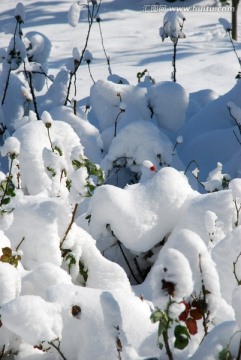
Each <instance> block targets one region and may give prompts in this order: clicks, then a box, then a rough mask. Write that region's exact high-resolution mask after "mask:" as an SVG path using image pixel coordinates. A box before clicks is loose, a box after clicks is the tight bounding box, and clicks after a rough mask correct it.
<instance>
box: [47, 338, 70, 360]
mask: <svg viewBox="0 0 241 360" xmlns="http://www.w3.org/2000/svg"><path fill="white" fill-rule="evenodd" d="M49 345H51V346H53V348H55V350H57V351H58V353H59V355H60V356H61V357H62V359H63V360H67V358H66V357H65V356H64V354H63V353H62V351H61V350H60V346H56V345H55V344H54V342H53V341H50V342H49Z"/></svg>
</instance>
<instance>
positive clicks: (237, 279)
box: [233, 252, 241, 285]
mask: <svg viewBox="0 0 241 360" xmlns="http://www.w3.org/2000/svg"><path fill="white" fill-rule="evenodd" d="M240 256H241V252H240V253H239V255H238V256H237V258H236V260H235V261H234V262H233V274H234V277H235V280H236V281H237V283H238V285H241V280H239V278H238V276H237V272H236V265H237V263H238V260H239V258H240Z"/></svg>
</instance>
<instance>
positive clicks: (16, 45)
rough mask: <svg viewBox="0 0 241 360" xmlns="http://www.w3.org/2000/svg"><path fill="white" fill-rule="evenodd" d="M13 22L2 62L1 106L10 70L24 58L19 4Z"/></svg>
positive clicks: (23, 18) (21, 6)
mask: <svg viewBox="0 0 241 360" xmlns="http://www.w3.org/2000/svg"><path fill="white" fill-rule="evenodd" d="M15 20H16V25H15V29H14V34H13V37H12V39H11V40H10V43H9V46H8V49H7V53H6V55H5V59H4V61H3V70H4V72H6V73H4V78H5V86H4V90H3V94H2V101H1V104H2V105H3V104H4V102H5V99H6V94H7V89H8V86H9V80H10V74H11V71H12V70H16V69H17V68H18V67H19V66H20V64H21V63H22V61H23V57H25V55H26V54H25V48H24V45H23V43H22V40H21V37H22V29H21V25H22V24H23V23H24V20H25V14H24V7H23V5H22V4H21V3H19V4H17V6H16V10H15Z"/></svg>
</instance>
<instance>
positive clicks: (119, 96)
mask: <svg viewBox="0 0 241 360" xmlns="http://www.w3.org/2000/svg"><path fill="white" fill-rule="evenodd" d="M116 96H118V98H119V99H120V104H119V109H120V111H119V112H118V114H117V116H116V119H115V131H114V137H116V135H117V122H118V119H119V116H120V114H122V113H123V112H125V111H126V104H125V103H124V102H123V101H122V98H121V94H120V93H119V92H118V93H117V94H116Z"/></svg>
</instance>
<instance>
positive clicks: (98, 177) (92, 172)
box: [60, 155, 105, 251]
mask: <svg viewBox="0 0 241 360" xmlns="http://www.w3.org/2000/svg"><path fill="white" fill-rule="evenodd" d="M72 166H73V168H74V169H75V170H78V169H81V168H85V169H86V170H87V179H86V183H85V188H86V190H87V191H86V192H85V194H81V196H82V197H91V196H92V195H93V192H94V190H95V188H96V186H101V185H102V184H103V183H104V179H105V177H104V172H103V170H102V169H101V168H100V167H99V165H96V164H94V163H92V162H91V161H90V160H89V159H88V158H87V157H84V156H82V155H79V159H73V160H72ZM93 177H94V178H95V182H94V180H93ZM95 184H96V185H95ZM66 186H67V188H68V189H69V190H70V189H71V186H72V183H71V180H68V181H67V183H66ZM77 209H78V203H76V204H75V205H74V209H73V212H72V217H71V221H70V223H69V225H68V228H67V229H66V231H65V234H64V237H63V239H62V240H61V242H60V250H61V251H64V250H66V249H63V244H64V241H65V240H66V238H67V236H68V234H69V232H70V230H71V228H72V225H73V223H74V221H75V216H76V213H77Z"/></svg>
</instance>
